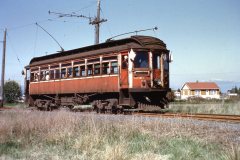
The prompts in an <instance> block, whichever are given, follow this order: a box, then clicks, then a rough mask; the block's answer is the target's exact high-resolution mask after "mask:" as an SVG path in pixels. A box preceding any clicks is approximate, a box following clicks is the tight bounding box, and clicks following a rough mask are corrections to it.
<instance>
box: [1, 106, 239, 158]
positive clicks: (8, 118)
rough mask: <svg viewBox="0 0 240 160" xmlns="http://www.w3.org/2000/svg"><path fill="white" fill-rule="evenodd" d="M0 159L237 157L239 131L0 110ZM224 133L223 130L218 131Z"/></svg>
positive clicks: (131, 118) (63, 112)
mask: <svg viewBox="0 0 240 160" xmlns="http://www.w3.org/2000/svg"><path fill="white" fill-rule="evenodd" d="M0 122H1V123H0V159H83V160H85V159H86V160H88V159H93V160H101V159H102V160H105V159H106V160H115V159H116V160H128V159H132V160H139V159H151V160H154V159H156V160H157V159H162V160H168V159H184V160H185V159H186V160H187V159H189V160H190V159H191V160H192V159H213V160H214V159H224V160H225V159H226V160H228V159H236V158H237V157H239V155H240V151H239V146H238V145H236V144H234V143H232V142H231V141H228V139H227V138H226V137H225V136H239V133H229V132H223V131H225V130H224V128H223V130H222V131H221V130H216V129H214V130H212V129H211V128H208V127H206V126H200V127H199V126H194V125H189V124H188V125H187V124H185V123H184V121H182V120H181V119H179V120H178V123H173V122H161V121H159V120H148V121H147V120H144V119H141V118H136V117H134V116H119V115H117V118H114V117H113V116H109V115H95V114H86V113H72V112H66V111H56V112H40V111H26V110H25V111H24V110H17V111H6V112H0ZM219 133H220V134H219Z"/></svg>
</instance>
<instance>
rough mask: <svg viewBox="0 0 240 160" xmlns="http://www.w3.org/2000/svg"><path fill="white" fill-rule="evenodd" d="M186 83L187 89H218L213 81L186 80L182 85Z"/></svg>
mask: <svg viewBox="0 0 240 160" xmlns="http://www.w3.org/2000/svg"><path fill="white" fill-rule="evenodd" d="M185 85H187V86H188V87H189V89H195V90H196V89H220V88H219V87H218V85H217V84H216V83H214V82H187V83H185V84H184V85H183V86H185Z"/></svg>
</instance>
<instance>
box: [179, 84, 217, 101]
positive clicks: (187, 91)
mask: <svg viewBox="0 0 240 160" xmlns="http://www.w3.org/2000/svg"><path fill="white" fill-rule="evenodd" d="M193 97H201V98H205V99H220V88H219V87H218V85H217V84H216V83H214V82H187V83H185V84H184V85H183V87H182V89H181V99H188V98H193Z"/></svg>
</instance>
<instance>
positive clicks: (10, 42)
mask: <svg viewBox="0 0 240 160" xmlns="http://www.w3.org/2000/svg"><path fill="white" fill-rule="evenodd" d="M7 37H8V41H9V44H10V46H11V48H12V50H13V53H14V54H15V56H16V58H17V61H18V62H19V64H20V66H21V67H23V65H22V63H21V61H20V58H19V56H18V55H17V52H16V50H15V48H14V47H13V45H12V41H11V38H10V36H9V34H8V33H7Z"/></svg>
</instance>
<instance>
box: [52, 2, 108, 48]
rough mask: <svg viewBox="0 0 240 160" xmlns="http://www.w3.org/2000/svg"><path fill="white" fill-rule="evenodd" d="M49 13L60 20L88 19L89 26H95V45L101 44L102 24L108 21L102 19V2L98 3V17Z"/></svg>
mask: <svg viewBox="0 0 240 160" xmlns="http://www.w3.org/2000/svg"><path fill="white" fill-rule="evenodd" d="M48 13H49V14H55V15H58V17H59V18H62V17H76V18H86V19H88V20H89V24H91V25H94V26H95V44H98V43H99V30H100V24H101V23H103V22H106V21H107V19H101V18H100V0H98V1H97V16H96V17H90V16H85V15H82V14H76V13H75V12H72V13H60V12H52V11H49V12H48Z"/></svg>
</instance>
